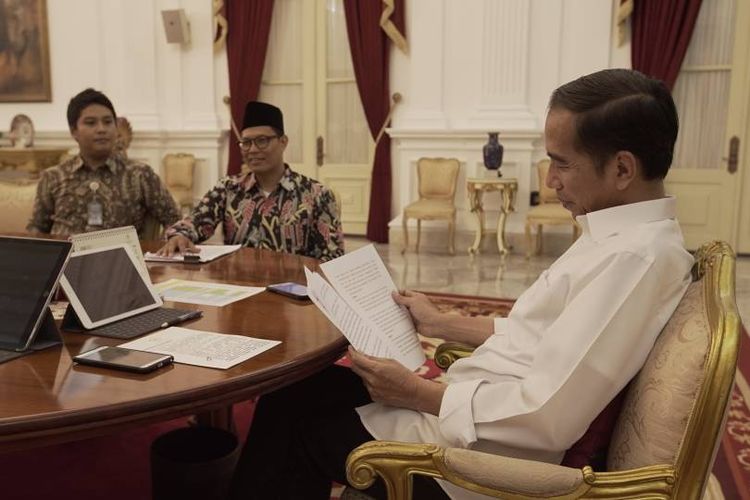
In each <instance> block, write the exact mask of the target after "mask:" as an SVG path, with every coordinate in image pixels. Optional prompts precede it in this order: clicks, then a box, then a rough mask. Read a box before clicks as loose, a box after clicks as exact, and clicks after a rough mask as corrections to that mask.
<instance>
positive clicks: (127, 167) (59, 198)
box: [27, 155, 179, 235]
mask: <svg viewBox="0 0 750 500" xmlns="http://www.w3.org/2000/svg"><path fill="white" fill-rule="evenodd" d="M92 202H94V203H98V204H100V206H101V224H95V225H92V224H90V222H92V220H91V219H90V215H89V204H90V203H92ZM147 215H150V216H152V217H153V218H155V219H156V220H158V221H159V222H160V223H161V224H162V225H163V226H165V227H167V226H169V225H171V224H173V223H174V222H175V221H177V220H178V219H179V211H178V209H177V204H176V203H175V201H174V199H172V196H171V195H170V194H169V191H168V190H167V187H166V186H165V185H164V183H163V182H162V181H161V179H160V178H159V176H158V175H157V174H156V173H155V172H154V171H153V170H152V169H151V167H149V166H148V165H146V164H145V163H141V162H138V161H134V160H129V159H127V158H124V157H122V156H119V155H113V156H111V157H110V158H109V159H108V160H107V162H106V164H105V165H103V166H100V167H99V168H97V169H92V168H91V167H89V166H88V165H86V164H84V162H83V159H82V158H81V156H80V155H78V156H75V157H73V158H71V159H70V160H67V161H64V162H62V163H61V164H60V165H57V166H55V167H52V168H49V169H46V170H44V171H43V172H42V176H41V179H40V181H39V186H38V187H37V193H36V200H35V201H34V213H33V215H32V218H31V221H29V225H28V226H27V229H28V230H29V231H34V230H36V231H40V232H42V233H50V234H55V235H70V234H78V233H85V232H89V231H97V230H100V229H108V228H113V227H120V226H130V225H132V226H135V228H136V230H137V231H138V232H139V233H141V231H142V230H143V226H144V221H145V219H146V216H147ZM94 222H97V221H95V220H94Z"/></svg>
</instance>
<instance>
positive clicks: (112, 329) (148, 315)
mask: <svg viewBox="0 0 750 500" xmlns="http://www.w3.org/2000/svg"><path fill="white" fill-rule="evenodd" d="M191 312H193V311H190V310H186V309H172V308H169V307H160V308H158V309H153V310H151V311H146V312H144V313H141V314H138V315H137V316H132V317H130V318H126V319H122V320H120V321H116V322H114V323H111V324H109V325H104V326H100V327H99V328H94V329H92V330H85V331H84V332H82V333H88V334H89V335H99V336H101V337H113V338H116V339H132V338H134V337H137V336H139V335H143V334H144V333H149V332H153V331H154V330H158V329H159V328H161V326H162V325H163V324H164V323H170V322H172V321H174V320H176V319H178V318H180V317H181V316H183V315H185V314H189V313H191Z"/></svg>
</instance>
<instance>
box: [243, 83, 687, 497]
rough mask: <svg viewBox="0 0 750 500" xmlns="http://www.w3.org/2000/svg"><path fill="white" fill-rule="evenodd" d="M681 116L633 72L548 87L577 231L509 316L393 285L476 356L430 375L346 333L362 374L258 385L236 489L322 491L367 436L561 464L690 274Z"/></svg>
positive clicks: (633, 369) (550, 122) (430, 324)
mask: <svg viewBox="0 0 750 500" xmlns="http://www.w3.org/2000/svg"><path fill="white" fill-rule="evenodd" d="M677 128H678V119H677V112H676V109H675V106H674V102H673V101H672V98H671V96H670V94H669V91H668V90H667V89H666V87H665V86H664V85H663V84H662V83H661V82H658V81H656V80H652V79H650V78H647V77H645V76H644V75H642V74H640V73H638V72H635V71H630V70H605V71H600V72H597V73H594V74H592V75H588V76H584V77H581V78H579V79H578V80H575V81H573V82H570V83H568V84H566V85H563V86H562V87H560V88H558V89H557V90H556V91H555V92H554V93H553V94H552V97H551V99H550V105H549V113H548V115H547V121H546V125H545V131H544V135H545V142H546V148H547V153H548V155H549V157H550V158H551V159H552V162H551V165H550V170H549V174H548V176H547V180H546V182H547V185H548V186H550V187H552V188H554V189H555V190H556V191H557V193H558V197H559V198H560V201H561V202H562V203H563V205H564V206H565V208H567V209H568V210H570V211H571V213H572V214H573V215H574V216H575V217H576V218H577V220H578V222H579V224H580V225H581V227H582V229H583V235H582V236H581V237H580V238H579V239H578V241H576V243H575V244H573V246H571V248H570V249H568V251H567V252H565V254H564V255H563V256H561V257H560V258H559V259H558V260H557V261H556V262H555V263H554V264H553V265H552V266H551V267H550V268H549V269H548V270H547V271H545V272H544V273H542V275H541V276H540V277H539V279H538V280H537V281H536V282H535V283H534V284H533V285H532V286H531V287H530V288H529V289H528V290H527V291H526V292H524V294H523V295H522V296H521V297H519V299H518V301H517V302H516V304H515V305H514V307H513V309H512V310H511V312H510V314H509V316H508V318H503V319H498V320H494V321H493V320H491V319H487V318H464V317H456V316H447V315H444V314H441V313H439V312H438V311H437V309H436V308H435V307H434V306H433V305H432V304H430V302H429V300H428V299H427V298H426V297H425V296H424V295H422V294H418V293H414V292H405V293H404V294H403V295H396V296H394V300H395V301H396V302H398V303H399V304H402V305H404V306H405V307H407V308H408V309H409V311H410V313H411V315H412V317H413V319H414V321H415V324H416V326H417V330H418V331H419V332H420V333H422V334H423V335H426V336H430V337H436V338H442V339H446V340H451V341H459V342H464V343H468V344H471V345H474V346H477V349H476V351H475V352H474V354H473V355H472V356H470V357H469V358H466V359H463V360H460V361H458V362H456V363H455V364H454V365H453V366H452V367H451V368H450V370H448V373H447V375H448V382H447V383H438V382H434V381H430V380H425V379H422V378H420V377H419V376H418V375H416V374H415V373H412V372H410V371H409V370H407V369H406V368H404V367H403V366H402V365H400V364H399V363H397V362H396V361H393V360H387V359H380V358H374V357H371V356H366V355H364V354H361V353H358V352H356V351H354V350H353V349H352V348H351V347H350V351H349V352H350V357H351V360H352V367H353V368H352V369H353V371H354V372H355V373H356V375H358V376H359V377H361V379H358V378H357V377H355V376H354V375H352V374H351V372H347V371H346V370H345V369H342V368H339V367H334V368H330V369H327V370H325V371H323V372H321V373H320V374H318V375H316V376H314V377H310V378H309V379H306V380H304V381H302V382H300V383H298V384H294V385H292V386H290V387H287V388H285V389H282V390H281V391H277V392H276V393H273V394H269V395H268V396H264V397H263V398H262V399H261V400H260V403H259V405H258V408H257V410H256V416H255V421H254V423H253V426H252V428H251V431H250V435H249V437H248V442H247V444H246V447H245V449H244V451H243V457H242V459H241V461H240V465H239V466H238V469H237V472H236V473H235V480H234V484H233V494H234V495H235V497H236V498H247V497H248V496H249V497H250V498H254V497H256V496H257V498H267V497H268V498H271V497H273V498H321V499H322V498H327V495H328V492H327V491H326V489H327V488H328V487H329V486H330V481H331V480H336V481H338V482H344V481H345V474H344V466H345V460H346V456H347V454H348V452H349V451H351V450H352V449H354V448H355V447H356V446H358V445H359V444H361V443H362V442H364V441H367V440H370V439H384V440H396V441H408V442H429V443H437V444H439V445H441V446H452V447H463V448H472V449H478V450H483V451H487V452H490V453H496V454H503V455H509V456H515V457H520V458H527V459H531V460H540V461H546V462H552V463H559V462H560V461H561V459H562V457H563V455H564V453H565V451H566V450H567V449H568V448H570V447H571V446H572V445H573V443H575V442H576V441H577V440H578V439H579V438H580V437H581V436H582V435H583V434H584V433H585V432H586V429H587V428H588V427H589V425H590V424H591V422H592V421H593V420H594V419H595V418H596V417H597V415H599V413H600V412H601V411H602V410H603V409H604V407H605V406H606V405H607V404H608V403H609V402H610V401H611V400H613V398H615V396H616V395H617V394H618V393H619V392H620V391H621V390H622V389H623V388H624V387H625V385H626V384H627V383H628V382H629V380H630V379H631V378H632V377H633V376H634V375H635V374H636V373H637V371H638V370H639V369H640V367H641V366H642V365H643V363H644V362H645V359H646V356H647V355H648V353H649V351H650V350H651V347H652V346H653V343H654V341H655V339H656V337H657V336H658V334H659V332H660V331H661V329H662V328H663V326H664V325H665V324H666V322H667V320H668V319H669V317H670V316H671V315H672V312H673V311H674V309H675V308H676V307H677V304H678V302H679V301H680V299H681V298H682V296H683V294H684V292H685V290H686V289H687V286H688V284H689V282H690V268H691V266H692V263H693V259H692V257H691V256H690V254H688V253H687V252H686V251H685V249H684V247H683V240H682V234H681V232H680V228H679V225H678V223H677V221H676V220H675V200H674V199H673V198H669V197H666V196H665V194H664V184H663V179H664V177H665V176H666V174H667V171H668V169H669V166H670V164H671V162H672V152H673V148H674V142H675V140H676V137H677ZM418 477H419V476H418ZM415 479H416V478H415ZM382 490H383V488H382V485H376V486H375V487H374V488H373V491H372V493H374V494H375V495H376V496H382V495H383V492H382ZM414 495H415V496H414V498H446V497H450V498H481V496H478V495H475V494H473V493H471V492H468V491H467V490H463V489H461V488H458V487H456V486H454V485H451V484H448V483H446V482H442V481H438V482H436V481H434V480H432V479H430V478H420V479H419V480H417V481H415V488H414Z"/></svg>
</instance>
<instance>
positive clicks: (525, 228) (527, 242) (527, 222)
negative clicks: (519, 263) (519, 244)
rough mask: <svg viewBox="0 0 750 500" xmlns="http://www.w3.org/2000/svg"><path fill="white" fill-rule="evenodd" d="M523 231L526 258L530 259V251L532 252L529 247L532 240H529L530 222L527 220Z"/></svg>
mask: <svg viewBox="0 0 750 500" xmlns="http://www.w3.org/2000/svg"><path fill="white" fill-rule="evenodd" d="M524 232H525V233H526V258H527V259H530V258H531V253H532V249H531V245H532V241H531V223H530V222H529V221H526V225H525V226H524Z"/></svg>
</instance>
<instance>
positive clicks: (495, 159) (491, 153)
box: [482, 132, 503, 177]
mask: <svg viewBox="0 0 750 500" xmlns="http://www.w3.org/2000/svg"><path fill="white" fill-rule="evenodd" d="M498 135H499V132H489V136H490V139H489V140H488V141H487V144H485V145H484V147H483V148H482V152H483V153H484V166H485V167H486V168H487V170H497V176H498V177H502V176H503V174H502V173H500V166H501V165H502V164H503V145H502V144H500V142H499V141H498V140H497V136H498Z"/></svg>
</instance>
